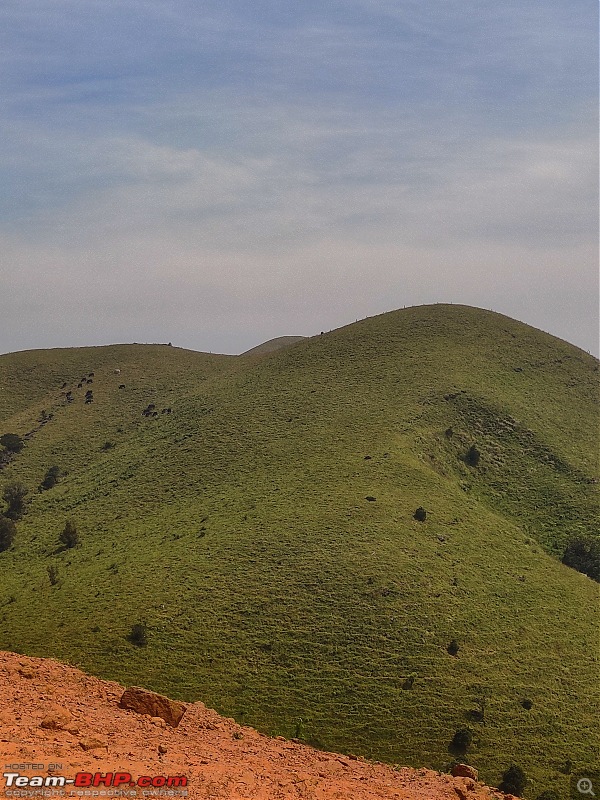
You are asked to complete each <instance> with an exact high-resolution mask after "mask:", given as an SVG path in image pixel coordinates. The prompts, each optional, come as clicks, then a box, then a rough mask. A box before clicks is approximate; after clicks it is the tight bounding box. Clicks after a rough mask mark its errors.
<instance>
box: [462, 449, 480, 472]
mask: <svg viewBox="0 0 600 800" xmlns="http://www.w3.org/2000/svg"><path fill="white" fill-rule="evenodd" d="M480 458H481V453H480V452H479V450H478V449H477V448H476V447H475V445H474V444H472V445H471V447H469V449H468V450H467V453H466V455H465V461H466V463H467V464H468V465H469V466H470V467H476V466H477V465H478V464H479V459H480Z"/></svg>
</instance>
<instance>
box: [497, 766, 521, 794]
mask: <svg viewBox="0 0 600 800" xmlns="http://www.w3.org/2000/svg"><path fill="white" fill-rule="evenodd" d="M526 785H527V778H526V776H525V773H524V772H523V770H522V769H521V767H517V766H516V765H515V764H512V765H511V766H510V767H509V768H508V769H507V770H506V771H505V772H504V774H503V775H502V781H501V783H500V785H499V786H498V788H499V789H500V791H501V792H504V794H514V795H516V796H517V797H521V795H522V794H523V790H524V789H525V786H526Z"/></svg>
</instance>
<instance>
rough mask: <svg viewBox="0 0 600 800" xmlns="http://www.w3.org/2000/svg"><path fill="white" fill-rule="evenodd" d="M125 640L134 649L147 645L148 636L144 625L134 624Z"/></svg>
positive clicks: (141, 623) (140, 623)
mask: <svg viewBox="0 0 600 800" xmlns="http://www.w3.org/2000/svg"><path fill="white" fill-rule="evenodd" d="M127 639H128V640H129V641H130V642H131V644H134V645H135V646H136V647H145V646H146V645H147V644H148V635H147V632H146V626H145V625H144V623H143V622H136V623H135V625H132V626H131V631H130V632H129V636H128V637H127Z"/></svg>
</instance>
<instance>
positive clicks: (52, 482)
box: [40, 466, 60, 491]
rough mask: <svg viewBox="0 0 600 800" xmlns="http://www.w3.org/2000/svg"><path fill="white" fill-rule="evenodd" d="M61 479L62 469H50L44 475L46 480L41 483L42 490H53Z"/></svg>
mask: <svg viewBox="0 0 600 800" xmlns="http://www.w3.org/2000/svg"><path fill="white" fill-rule="evenodd" d="M59 478H60V468H59V467H57V466H54V467H48V469H47V470H46V474H45V475H44V480H43V481H42V482H41V483H40V490H42V491H46V490H47V489H53V488H54V487H55V486H56V484H57V483H58V479H59Z"/></svg>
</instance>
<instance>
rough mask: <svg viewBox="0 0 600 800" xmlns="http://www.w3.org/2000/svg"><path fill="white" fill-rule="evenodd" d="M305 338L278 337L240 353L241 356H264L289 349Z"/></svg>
mask: <svg viewBox="0 0 600 800" xmlns="http://www.w3.org/2000/svg"><path fill="white" fill-rule="evenodd" d="M305 339H306V336H278V337H277V338H276V339H269V341H268V342H263V343H262V344H258V345H257V346H256V347H252V348H251V349H250V350H246V352H245V353H242V355H243V356H264V355H267V354H268V353H274V352H275V351H276V350H281V349H283V348H284V347H289V346H290V345H292V344H296V343H297V342H303V341H304V340H305Z"/></svg>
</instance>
